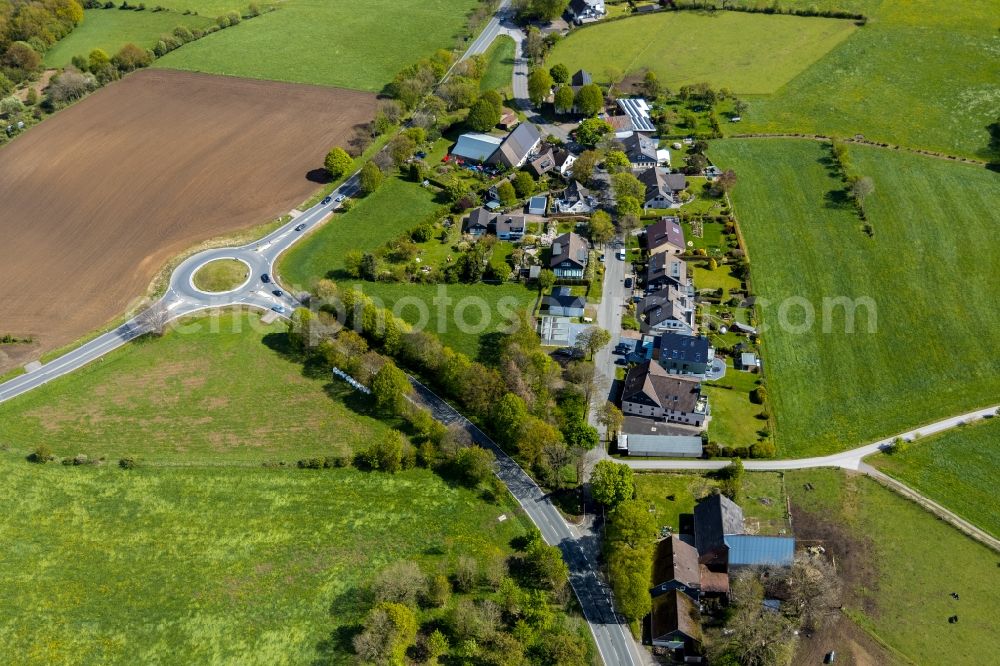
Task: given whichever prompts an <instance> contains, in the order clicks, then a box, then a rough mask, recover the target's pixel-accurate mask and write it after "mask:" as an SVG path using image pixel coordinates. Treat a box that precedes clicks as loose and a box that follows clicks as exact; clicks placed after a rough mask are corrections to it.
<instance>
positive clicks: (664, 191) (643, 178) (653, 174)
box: [639, 167, 673, 201]
mask: <svg viewBox="0 0 1000 666" xmlns="http://www.w3.org/2000/svg"><path fill="white" fill-rule="evenodd" d="M639 180H640V182H642V184H643V185H645V186H646V201H649V200H650V199H653V198H655V197H658V196H665V197H668V198H671V199H672V198H673V191H672V190H671V189H670V188H669V187H668V186H667V174H666V173H665V172H664V171H663V169H661V168H660V167H653V168H652V169H646V170H645V171H643V172H642V173H640V174H639Z"/></svg>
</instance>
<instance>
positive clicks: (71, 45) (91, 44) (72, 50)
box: [45, 8, 215, 67]
mask: <svg viewBox="0 0 1000 666" xmlns="http://www.w3.org/2000/svg"><path fill="white" fill-rule="evenodd" d="M214 22H215V21H214V19H212V18H205V17H202V16H184V15H183V14H180V13H178V12H171V11H164V12H153V11H150V10H148V9H147V10H146V11H142V12H136V11H123V10H120V9H117V8H115V9H88V10H86V11H85V12H84V13H83V23H81V24H80V25H79V26H77V28H76V29H75V30H73V32H71V33H70V34H69V35H68V36H67V37H66V38H65V39H62V40H60V41H59V42H57V43H56V44H55V45H54V46H53V47H52V48H51V49H50V50H49V51H48V52H47V53H46V54H45V66H46V67H65V66H66V65H68V64H69V61H70V60H72V58H73V56H76V55H82V56H84V57H86V56H87V54H88V53H90V52H91V51H92V50H93V49H97V48H100V49H104V50H105V51H106V52H107V53H108V55H111V56H113V55H114V54H115V53H116V52H117V51H118V49H120V48H121V47H123V46H124V45H125V44H127V43H129V42H132V43H134V44H136V45H138V46H141V47H143V48H153V46H155V45H156V42H157V40H158V39H159V38H160V35H163V34H170V33H171V32H173V30H174V28H176V27H177V26H181V25H182V26H185V27H187V28H205V27H206V26H208V25H211V24H213V23H214ZM185 48H187V47H186V46H185Z"/></svg>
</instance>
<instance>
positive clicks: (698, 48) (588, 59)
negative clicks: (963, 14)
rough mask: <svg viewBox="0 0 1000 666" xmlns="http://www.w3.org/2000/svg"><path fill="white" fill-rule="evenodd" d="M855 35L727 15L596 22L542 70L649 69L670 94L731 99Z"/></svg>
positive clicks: (766, 87) (813, 22) (836, 23)
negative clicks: (715, 92)
mask: <svg viewBox="0 0 1000 666" xmlns="http://www.w3.org/2000/svg"><path fill="white" fill-rule="evenodd" d="M855 30H857V28H855V27H854V24H853V23H851V22H850V21H842V20H834V19H820V18H799V17H795V16H766V15H763V14H742V13H735V12H715V13H710V12H677V13H658V14H653V15H649V16H637V17H632V18H628V19H624V20H621V21H612V22H608V23H596V24H593V25H590V26H587V27H585V28H581V29H578V30H575V31H574V32H572V33H571V34H570V36H569V37H568V38H566V39H565V40H563V41H561V42H559V43H558V44H556V46H555V47H554V48H553V49H552V52H551V54H550V55H549V57H548V59H547V61H546V64H547V65H548V66H552V65H554V64H556V63H563V64H565V65H566V66H567V67H568V68H569V70H570V71H571V72H575V71H576V70H578V69H586V70H588V71H590V72H591V73H592V74H593V75H594V77H595V78H596V79H597V80H598V81H602V82H605V81H606V80H607V76H606V71H607V68H608V67H611V66H613V67H616V68H618V69H620V70H622V71H624V72H626V73H628V72H633V71H636V70H640V69H643V68H649V69H651V70H653V71H655V72H656V73H657V75H658V76H659V79H660V83H661V84H663V85H664V86H666V87H668V88H670V89H673V90H676V89H677V88H678V87H680V86H681V85H684V84H688V83H699V82H702V81H707V82H709V83H711V84H712V85H713V86H715V87H716V88H729V89H731V90H733V91H734V92H736V93H737V94H749V93H756V94H764V93H773V92H775V91H776V90H778V89H779V88H781V86H783V85H785V84H786V83H788V82H789V81H791V80H792V79H794V78H795V77H796V76H798V75H799V74H801V73H802V72H803V71H805V70H806V69H807V68H808V67H809V66H810V65H811V64H812V63H814V62H815V61H816V60H818V59H819V58H821V57H823V55H824V54H826V53H827V52H828V51H830V49H832V48H834V47H835V46H837V45H838V44H840V43H841V42H843V41H844V40H845V39H846V38H847V37H849V36H850V35H851V34H852V33H853V32H854V31H855Z"/></svg>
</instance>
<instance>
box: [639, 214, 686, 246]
mask: <svg viewBox="0 0 1000 666" xmlns="http://www.w3.org/2000/svg"><path fill="white" fill-rule="evenodd" d="M668 243H669V244H670V245H674V246H676V247H679V248H684V228H683V227H681V221H680V220H679V219H677V218H676V217H661V218H660V219H659V220H657V221H656V222H653V223H652V224H651V225H649V226H648V227H646V249H648V250H649V251H650V252H652V251H653V250H655V249H656V248H658V247H660V246H661V245H666V244H668Z"/></svg>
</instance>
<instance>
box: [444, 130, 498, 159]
mask: <svg viewBox="0 0 1000 666" xmlns="http://www.w3.org/2000/svg"><path fill="white" fill-rule="evenodd" d="M501 143H503V139H501V138H500V137H497V136H492V135H490V134H481V133H479V132H466V133H465V134H463V135H461V136H460V137H458V141H457V142H456V143H455V147H454V148H452V149H451V154H452V155H454V156H455V157H460V158H462V159H463V160H469V161H470V162H486V161H487V160H489V159H490V157H491V156H492V155H493V154H494V153H495V152H496V151H497V149H498V148H499V147H500V144H501Z"/></svg>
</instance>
